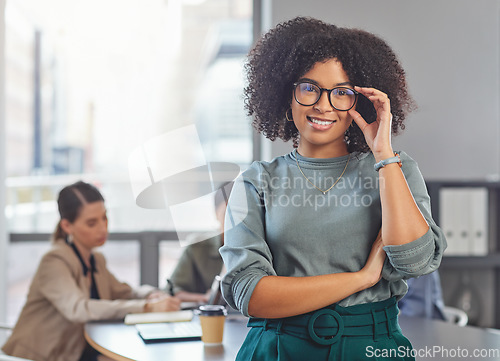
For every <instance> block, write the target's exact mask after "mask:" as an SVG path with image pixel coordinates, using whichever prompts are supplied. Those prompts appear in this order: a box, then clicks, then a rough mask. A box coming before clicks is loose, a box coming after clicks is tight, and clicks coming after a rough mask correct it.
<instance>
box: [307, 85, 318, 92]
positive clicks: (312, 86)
mask: <svg viewBox="0 0 500 361" xmlns="http://www.w3.org/2000/svg"><path fill="white" fill-rule="evenodd" d="M304 90H305V91H306V92H312V93H316V92H317V91H318V88H317V87H315V86H314V85H312V84H305V85H304Z"/></svg>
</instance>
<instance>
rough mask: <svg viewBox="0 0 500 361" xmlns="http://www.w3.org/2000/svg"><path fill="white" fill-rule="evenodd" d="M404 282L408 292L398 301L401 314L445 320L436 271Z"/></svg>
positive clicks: (439, 283)
mask: <svg viewBox="0 0 500 361" xmlns="http://www.w3.org/2000/svg"><path fill="white" fill-rule="evenodd" d="M406 282H407V283H408V292H407V293H406V295H405V296H404V297H403V298H402V299H401V300H400V301H399V303H398V307H399V309H400V310H401V314H402V315H407V316H415V317H424V318H433V319H438V320H445V317H444V312H443V308H444V302H443V295H442V292H441V282H440V280H439V273H438V271H434V272H432V273H429V274H427V275H424V276H420V277H418V278H410V279H408V280H407V281H406Z"/></svg>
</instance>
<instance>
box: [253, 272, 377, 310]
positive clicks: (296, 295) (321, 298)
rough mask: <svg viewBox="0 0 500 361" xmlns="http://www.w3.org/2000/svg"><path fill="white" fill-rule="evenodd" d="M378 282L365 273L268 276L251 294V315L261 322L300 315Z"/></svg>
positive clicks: (371, 275)
mask: <svg viewBox="0 0 500 361" xmlns="http://www.w3.org/2000/svg"><path fill="white" fill-rule="evenodd" d="M379 273H380V272H379ZM378 280H379V276H378V275H377V274H373V272H372V274H367V272H365V271H363V270H362V271H359V272H345V273H335V274H328V275H321V276H311V277H280V276H266V277H263V278H262V279H261V280H260V281H259V283H257V286H256V287H255V289H254V291H253V293H252V297H251V298H250V303H249V305H248V313H249V314H250V315H251V316H253V317H261V318H281V317H290V316H295V315H299V314H302V313H306V312H310V311H313V310H317V309H319V308H322V307H325V306H328V305H331V304H332V303H335V302H338V301H340V300H342V299H344V298H346V297H348V296H350V295H352V294H354V293H356V292H359V291H362V290H364V289H366V288H369V287H371V286H373V285H374V284H375V283H377V282H378Z"/></svg>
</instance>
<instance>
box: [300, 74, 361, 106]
mask: <svg viewBox="0 0 500 361" xmlns="http://www.w3.org/2000/svg"><path fill="white" fill-rule="evenodd" d="M324 91H325V92H327V93H328V100H329V101H330V105H331V106H332V107H333V108H335V109H336V110H339V111H348V110H349V109H351V108H352V107H353V106H354V104H356V99H357V98H358V94H359V92H357V91H356V90H354V89H351V88H348V87H343V86H339V87H335V88H333V89H325V88H320V87H319V86H317V85H316V84H314V83H310V82H307V81H300V82H297V83H294V84H293V96H294V97H295V100H296V101H297V103H299V104H300V105H304V106H311V105H314V104H316V103H317V102H318V101H319V99H320V98H321V95H322V94H323V92H324Z"/></svg>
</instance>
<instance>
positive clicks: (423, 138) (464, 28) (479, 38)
mask: <svg viewBox="0 0 500 361" xmlns="http://www.w3.org/2000/svg"><path fill="white" fill-rule="evenodd" d="M264 3H266V4H268V7H267V11H270V16H269V14H265V13H264V14H263V19H266V18H268V19H270V24H267V26H274V25H275V24H277V23H278V22H280V21H283V20H287V19H290V18H293V17H295V16H298V15H304V16H313V17H316V18H319V19H322V20H325V21H327V22H331V23H334V24H337V25H339V26H347V27H359V28H362V29H365V30H368V31H371V32H373V33H375V34H378V35H380V36H381V37H383V38H384V39H385V40H386V41H388V43H389V44H390V45H391V46H392V47H393V48H394V50H395V51H396V53H397V54H398V55H399V57H400V60H401V61H402V64H403V67H404V68H405V70H406V72H407V75H408V82H409V86H410V91H411V93H412V95H413V97H414V98H415V100H416V102H417V103H418V106H419V109H418V111H416V112H415V113H413V114H412V115H411V117H410V118H409V120H408V123H407V129H406V131H405V133H404V134H403V135H402V136H400V137H397V138H395V139H394V148H396V149H403V150H405V151H407V152H408V153H409V154H410V155H411V156H412V157H413V158H415V159H416V160H417V161H418V163H419V165H420V168H421V170H422V173H423V174H424V176H425V177H426V178H427V179H432V180H436V179H460V180H471V179H485V178H488V179H491V178H493V179H494V178H495V177H498V176H499V175H500V121H499V99H500V96H499V95H500V92H499V64H500V62H499V47H500V43H499V38H500V37H499V15H500V10H499V8H500V5H499V4H500V1H499V0H481V1H470V0H420V1H400V0H377V1H373V0H351V1H323V0H310V1H303V0H269V1H265V2H264ZM263 11H264V12H265V11H266V7H265V6H264V7H263ZM263 143H264V145H263V147H264V148H263V149H264V151H263V154H264V157H265V158H270V157H273V156H276V155H280V154H283V153H284V152H287V151H289V150H290V149H291V144H290V143H283V142H277V143H274V144H272V145H270V144H269V143H268V142H267V141H265V142H263Z"/></svg>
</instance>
